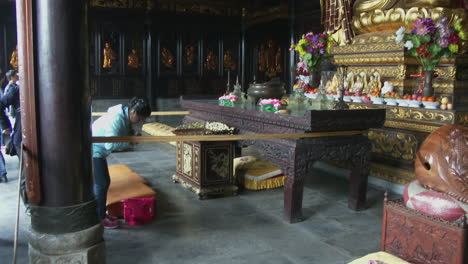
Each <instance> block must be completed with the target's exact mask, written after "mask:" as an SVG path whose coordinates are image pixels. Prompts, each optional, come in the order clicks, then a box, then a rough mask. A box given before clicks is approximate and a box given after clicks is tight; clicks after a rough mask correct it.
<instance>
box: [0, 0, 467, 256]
mask: <svg viewBox="0 0 468 264" xmlns="http://www.w3.org/2000/svg"><path fill="white" fill-rule="evenodd" d="M18 1H19V2H24V1H23V0H21V1H20V0H16V1H13V0H0V69H1V70H2V72H3V73H2V74H4V73H5V72H6V71H8V70H10V69H15V70H18V69H19V73H20V75H21V74H22V72H21V67H19V66H18V57H17V56H18V45H19V43H18V30H17V26H18V24H17V21H19V19H23V18H19V17H18V16H17V14H18V11H17V8H16V7H17V4H18V3H17V2H18ZM57 1H58V0H57ZM68 1H71V0H68ZM73 1H78V0H73ZM25 2H28V1H25ZM38 2H41V1H39V0H38ZM44 2H47V1H45V0H44ZM83 2H86V5H87V7H86V8H87V21H86V26H87V30H88V32H87V38H85V39H86V40H87V41H88V43H87V50H86V51H87V54H86V55H85V56H86V58H85V59H84V61H86V63H87V70H88V72H87V74H86V76H88V79H87V81H88V86H87V88H88V91H86V92H87V93H89V94H90V95H91V96H92V100H93V102H94V101H106V100H113V99H116V100H121V99H122V100H123V99H129V98H132V97H134V96H144V97H147V98H148V99H149V101H150V103H151V105H152V108H153V111H167V110H173V109H172V108H171V109H169V108H166V106H167V105H168V104H173V102H178V101H179V98H180V97H181V96H182V97H183V98H184V99H185V98H195V99H218V97H220V96H221V95H223V94H225V93H226V91H230V90H231V91H232V87H233V85H234V84H235V83H236V81H238V82H239V84H240V85H241V87H242V88H241V89H242V91H243V92H247V90H248V88H249V87H250V85H251V84H252V83H264V82H267V81H270V80H272V79H273V80H279V81H281V82H283V83H284V84H285V90H286V93H287V94H290V93H292V92H293V86H294V84H295V83H296V76H295V74H294V68H295V67H296V64H297V62H298V59H297V54H295V52H294V51H293V50H291V49H290V47H291V44H293V43H297V41H298V40H299V39H300V38H301V36H302V35H303V34H305V33H307V32H314V33H319V32H325V33H327V34H329V35H330V36H333V38H334V40H335V41H334V43H333V45H332V46H331V49H330V57H328V58H327V59H325V60H324V61H323V62H322V64H321V71H332V72H337V73H343V72H344V71H346V72H347V73H348V75H349V74H350V73H353V74H354V76H357V75H363V76H367V78H370V76H379V85H380V86H382V85H383V84H384V83H385V82H389V83H391V84H392V85H393V89H394V90H393V91H395V93H396V94H397V95H399V96H400V97H402V96H404V95H406V94H412V93H413V92H414V91H416V90H417V89H418V87H419V86H420V83H421V77H420V76H418V74H421V72H422V71H423V68H422V66H421V65H420V63H419V62H418V60H417V59H416V58H414V57H412V56H410V55H409V54H408V53H407V52H405V48H404V46H403V45H402V44H399V43H396V42H395V31H396V30H398V29H399V28H400V27H401V26H405V25H406V26H407V25H408V23H409V22H411V23H412V22H413V21H414V20H415V19H416V18H418V17H422V18H432V19H434V20H437V19H439V18H441V17H447V18H448V19H449V21H450V23H453V22H454V21H455V20H456V19H464V20H463V21H464V23H465V24H463V25H464V26H466V25H467V23H466V22H468V16H467V14H468V13H467V11H466V8H467V7H468V3H467V1H466V0H465V1H462V0H416V1H409V0H388V1H384V0H320V1H319V0H315V1H311V0H238V1H225V0H88V1H83ZM32 5H33V6H34V8H36V7H35V1H33V4H32ZM465 30H466V28H465ZM68 34H70V33H67V35H68ZM77 34H78V33H77ZM463 45H464V49H466V47H468V46H467V41H466V40H464V44H463ZM35 51H36V52H37V50H35ZM50 52H51V53H54V51H53V50H51V51H50ZM71 52H73V51H71ZM76 52H78V51H76ZM69 59H70V60H71V59H73V58H57V60H69ZM69 62H70V63H78V62H73V61H69ZM435 71H436V72H437V75H438V76H437V78H435V79H434V81H433V88H434V97H435V98H437V99H438V100H440V99H442V98H447V100H448V101H449V103H450V105H451V106H450V108H449V109H441V108H435V109H430V108H424V107H419V108H413V107H408V106H402V105H397V104H395V105H392V104H376V103H374V104H372V103H362V102H348V106H349V109H350V110H349V111H351V110H360V111H362V112H361V113H362V115H364V116H354V117H353V115H348V114H347V113H345V112H343V113H345V114H343V115H341V116H339V117H338V116H337V117H336V120H340V122H338V121H336V120H334V121H336V122H338V123H336V122H335V123H333V122H328V123H327V122H326V121H324V122H323V124H322V123H321V124H322V125H323V126H324V127H326V126H330V127H326V128H323V129H321V128H317V127H318V125H317V127H315V125H316V124H315V120H314V117H313V114H311V116H312V117H310V118H312V121H311V120H307V118H305V119H301V118H292V117H291V118H284V119H281V118H282V117H280V118H277V119H275V118H276V117H275V118H271V120H270V119H269V118H270V117H268V116H267V115H264V114H263V113H260V114H258V115H257V114H255V115H252V116H253V117H249V118H250V119H245V120H244V119H242V118H241V117H239V120H238V119H237V117H232V118H229V116H230V115H232V116H234V115H239V116H242V115H244V114H246V113H248V111H247V112H246V111H240V112H236V111H234V112H233V113H231V112H228V111H224V110H219V109H221V108H219V109H218V108H216V109H215V108H209V110H207V109H208V108H207V109H201V108H199V106H197V105H196V104H194V105H192V104H191V103H190V102H183V101H182V104H183V106H184V105H185V107H181V106H180V105H178V107H179V108H180V110H182V109H187V108H188V109H189V111H191V115H190V116H189V117H186V119H185V121H187V120H189V121H203V120H205V119H204V118H208V117H209V118H212V119H216V118H218V119H220V120H222V121H223V122H224V123H226V124H229V125H232V126H236V125H238V127H239V129H240V130H242V129H245V133H246V134H249V133H251V132H255V133H261V131H260V128H253V127H255V126H257V125H258V126H259V127H260V126H261V127H262V128H263V129H265V130H269V131H270V132H272V133H273V132H275V133H282V132H284V133H307V131H308V132H311V131H312V132H323V131H334V129H333V128H335V130H345V128H346V127H348V128H349V127H353V125H355V123H356V122H360V123H359V125H356V126H355V128H356V129H363V130H366V133H365V135H366V137H367V138H368V139H369V140H370V148H369V149H370V156H369V164H368V165H367V164H366V165H362V166H361V165H356V164H363V163H364V162H366V161H365V160H366V157H365V155H364V154H363V156H362V160H364V161H361V160H359V161H356V160H354V161H352V162H349V161H329V165H330V166H337V167H340V168H347V169H350V168H353V166H354V167H356V168H357V167H359V166H361V167H359V169H358V170H356V171H353V172H352V174H351V175H352V176H351V177H352V178H353V177H355V178H356V177H357V178H359V176H356V175H361V174H363V173H364V174H365V172H361V171H360V170H361V169H363V171H366V170H367V169H368V170H369V173H368V174H369V176H371V177H374V178H377V179H379V180H383V181H385V183H386V184H390V185H395V186H403V185H405V184H408V183H410V182H412V181H414V180H415V179H416V177H415V161H416V160H417V158H418V155H419V154H418V153H419V150H420V148H421V146H422V145H423V142H424V141H425V140H426V138H427V137H428V136H429V135H430V134H431V133H433V132H434V131H436V130H438V129H440V128H441V127H443V126H445V125H459V126H462V127H465V128H466V127H467V126H468V55H466V54H457V56H456V57H453V58H442V59H441V61H440V63H439V64H438V66H437V67H436V69H435ZM364 78H366V77H364ZM3 86H5V84H2V87H1V88H2V89H3ZM216 107H218V106H216ZM197 111H201V112H200V113H198V112H197ZM219 112H221V113H222V114H221V115H220V116H218V114H219ZM383 112H385V114H384V115H385V120H380V119H379V118H380V117H379V114H382V115H383ZM354 113H357V112H354ZM223 114H225V115H227V116H228V118H226V117H225V116H222V115H223ZM317 114H318V113H317ZM205 115H206V116H208V117H206V116H205ZM345 116H348V117H345ZM306 117H307V114H306ZM321 118H322V117H321ZM326 118H330V117H329V116H328V117H327V116H323V119H324V120H325V119H326ZM334 118H335V117H334ZM340 118H342V119H340ZM346 118H352V119H353V120H354V121H355V123H353V124H351V123H347V121H346V120H347V119H346ZM366 119H367V120H366ZM255 120H256V121H255ZM262 120H267V121H265V124H263V121H262ZM278 120H279V121H278ZM304 120H305V121H304ZM320 120H321V119H320ZM269 121H271V123H268V122H269ZM249 122H254V123H249ZM255 122H256V123H255ZM281 122H288V124H287V125H284V124H280V123H281ZM300 122H303V123H301V124H299V123H300ZM307 122H310V123H307ZM318 123H319V122H318V121H317V124H318ZM364 123H365V124H364ZM332 126H333V127H332ZM278 127H281V128H278ZM275 129H277V130H275ZM348 130H352V129H348ZM465 137H466V135H465ZM353 140H354V139H353ZM351 141H352V140H351ZM284 142H286V141H284ZM284 142H283V141H281V144H283V143H284ZM288 142H289V141H288ZM294 142H295V143H294V147H291V146H289V145H288V144H289V143H284V145H285V146H286V145H287V147H284V148H282V147H278V149H276V151H278V152H279V150H285V151H293V153H295V155H296V156H297V157H299V156H300V153H307V154H304V155H306V156H307V157H309V158H310V157H313V156H314V155H315V154H314V153H312V152H313V151H309V150H305V149H304V148H303V147H300V146H299V145H300V143H299V142H302V143H304V144H305V145H307V146H310V147H311V148H312V146H315V147H316V146H322V145H320V144H321V143H320V142H319V141H318V140H317V141H314V140H312V139H311V140H310V141H306V140H304V141H297V142H296V141H294ZM340 142H341V141H340ZM343 142H344V143H343ZM343 142H342V143H339V144H348V143H347V142H348V141H343ZM353 142H354V141H353ZM359 142H360V141H359ZM231 143H232V142H231ZM231 143H230V144H231ZM296 143H297V146H296ZM191 144H192V143H191ZM261 144H263V143H261ZM327 144H328V143H327ZM337 144H338V143H337ZM352 144H356V145H355V146H354V145H353V146H354V147H355V148H354V147H353V148H351V149H348V150H346V151H348V152H349V153H347V154H346V153H345V154H343V153H340V154H337V156H339V155H342V156H343V157H346V158H343V159H350V160H352V157H350V154H351V153H356V156H359V155H361V154H362V153H360V151H361V147H362V145H360V144H361V142H360V143H355V142H354V143H352ZM362 144H364V143H362ZM465 144H466V142H465ZM192 145H197V144H192ZM254 145H255V144H254ZM364 145H365V144H364ZM197 146H198V145H197ZM327 146H328V145H327ZM229 147H230V148H231V147H232V148H234V147H233V145H232V144H231V145H229ZM259 147H260V148H261V147H263V148H264V149H266V151H267V152H268V149H271V148H273V147H272V145H268V144H266V143H265V144H263V145H260V144H259ZM334 147H335V145H330V146H329V148H334ZM465 147H467V146H466V145H465ZM197 148H198V147H197ZM317 148H319V147H317ZM337 149H338V148H337ZM181 151H182V150H181ZM229 151H230V152H229V153H231V154H233V155H235V154H236V153H235V152H234V150H231V149H230V150H229ZM327 151H329V152H333V151H331V150H330V149H327V148H325V149H323V152H324V153H325V152H326V153H328V152H327ZM338 152H339V151H338ZM181 153H182V152H181ZM464 153H467V152H466V151H465V152H464ZM182 154H183V153H182ZM182 154H181V155H182ZM274 155H275V154H272V156H274ZM327 155H328V154H324V156H327ZM333 155H334V154H330V157H332V156H333ZM327 157H328V156H327ZM330 157H329V158H330ZM340 157H341V156H340ZM288 158H289V157H278V160H281V159H283V161H284V160H287V159H288ZM319 158H321V157H317V158H316V159H317V160H318V159H319ZM298 159H299V158H298ZM359 159H361V156H360V158H359ZM331 160H333V158H331ZM283 161H278V164H280V165H281V164H283V163H282V162H283ZM463 161H464V162H467V160H466V157H465V158H464V159H463ZM288 162H289V161H288ZM353 162H354V163H353ZM360 162H363V163H360ZM292 164H293V165H291V164H289V163H287V162H286V161H284V168H288V170H289V171H288V173H290V174H292V175H294V174H296V177H299V176H297V175H302V174H301V173H302V171H298V169H297V168H296V171H295V170H294V166H296V167H297V166H299V165H298V164H299V163H294V162H293V163H292ZM291 167H292V168H293V169H291ZM465 167H466V166H465ZM353 173H354V174H353ZM353 175H354V176H353ZM291 177H292V176H291ZM464 177H467V175H466V171H465V172H464ZM357 178H356V179H354V180H355V182H354V183H355V184H356V185H360V184H362V183H361V179H357ZM286 182H287V181H286ZM351 182H353V179H351ZM286 184H287V183H286ZM291 184H293V183H291ZM365 184H367V182H366V183H365ZM462 184H464V186H465V187H464V188H465V194H466V189H468V185H467V182H466V179H464V183H462ZM293 185H294V186H296V183H294V184H293ZM298 185H300V184H298ZM364 186H366V185H364ZM361 187H362V186H360V187H356V188H354V187H352V186H351V187H350V192H354V194H350V196H349V207H350V208H353V209H356V208H358V207H359V208H361V207H363V208H364V207H365V206H362V204H361V203H362V202H364V203H365V194H364V201H362V199H363V197H362V196H361V195H360V193H361V191H362V188H361ZM294 188H295V187H294ZM294 188H293V187H291V193H290V194H289V195H290V196H291V197H293V198H291V199H296V198H297V197H300V198H299V199H302V191H296V190H295V189H294ZM299 189H300V188H299ZM286 192H287V191H285V197H286V195H288V194H286ZM296 192H297V193H296ZM353 195H354V196H353ZM286 200H287V198H285V209H284V210H285V211H284V217H285V219H286V220H289V221H290V222H298V221H301V220H302V218H301V215H300V212H299V211H300V208H301V205H300V202H299V205H298V206H299V207H298V208H296V207H297V204H294V202H291V204H290V205H289V206H290V207H288V206H287V205H286V204H287V201H286ZM352 204H354V205H352ZM392 206H393V207H392ZM392 208H393V209H392ZM395 208H397V209H398V208H399V207H398V205H395V204H392V205H391V206H390V205H388V206H387V205H386V208H385V210H386V211H385V212H386V213H385V215H384V218H385V219H390V220H391V219H393V218H392V217H396V218H398V217H397V216H395V214H396V213H395V211H392V210H397V209H395ZM288 210H289V211H288ZM390 220H388V221H390ZM386 221H387V220H386ZM411 221H412V220H411ZM415 223H416V224H417V221H415ZM390 224H391V223H390V222H389V225H390ZM393 224H394V223H393ZM464 228H465V229H464V231H456V232H458V233H456V234H457V236H458V235H459V234H462V235H461V238H460V239H459V240H456V241H457V242H456V243H461V244H463V243H464V244H463V246H462V247H464V249H463V250H462V251H459V252H458V253H457V254H461V255H463V256H464V258H463V257H461V258H459V259H461V261H465V262H463V263H467V262H466V261H468V253H467V248H468V247H467V246H466V245H467V244H468V239H467V237H466V235H467V231H466V226H465V227H464ZM460 232H461V233H460ZM392 236H395V234H390V233H389V234H386V236H385V235H384V237H386V239H389V238H391V239H393V238H392ZM457 239H458V237H457ZM384 240H385V238H382V241H383V242H382V243H383V244H382V248H383V249H384V248H387V249H388V248H392V247H394V246H395V245H393V244H392V243H391V242H389V241H387V240H385V241H384ZM454 241H455V240H454ZM454 243H455V242H454ZM389 252H390V251H389ZM392 252H396V251H395V250H393V251H392ZM460 252H461V253H460ZM37 263H42V262H37ZM80 263H81V262H80ZM86 263H87V262H86ZM418 263H419V262H418ZM420 263H423V262H420ZM428 263H429V262H428ZM431 263H436V262H431ZM437 263H439V262H437ZM440 263H443V262H440ZM456 263H462V262H456Z"/></svg>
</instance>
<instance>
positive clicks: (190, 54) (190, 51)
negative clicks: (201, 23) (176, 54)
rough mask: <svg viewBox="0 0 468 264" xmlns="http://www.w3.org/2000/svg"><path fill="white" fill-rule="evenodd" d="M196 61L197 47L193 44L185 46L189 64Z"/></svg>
mask: <svg viewBox="0 0 468 264" xmlns="http://www.w3.org/2000/svg"><path fill="white" fill-rule="evenodd" d="M194 61H195V47H194V46H193V45H187V46H186V47H185V62H186V63H187V65H193V63H194Z"/></svg>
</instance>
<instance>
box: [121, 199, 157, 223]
mask: <svg viewBox="0 0 468 264" xmlns="http://www.w3.org/2000/svg"><path fill="white" fill-rule="evenodd" d="M123 204H124V220H125V222H127V223H128V224H129V225H144V224H146V223H148V222H149V221H151V220H152V219H153V218H154V197H142V198H129V199H126V200H124V201H123Z"/></svg>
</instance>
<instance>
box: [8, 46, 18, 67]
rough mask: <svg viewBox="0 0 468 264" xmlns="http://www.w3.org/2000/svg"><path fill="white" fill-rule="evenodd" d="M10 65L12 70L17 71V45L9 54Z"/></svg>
mask: <svg viewBox="0 0 468 264" xmlns="http://www.w3.org/2000/svg"><path fill="white" fill-rule="evenodd" d="M10 65H11V67H13V69H15V70H18V45H16V48H15V50H14V51H13V52H12V53H11V58H10Z"/></svg>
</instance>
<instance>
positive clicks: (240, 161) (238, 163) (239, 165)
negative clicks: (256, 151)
mask: <svg viewBox="0 0 468 264" xmlns="http://www.w3.org/2000/svg"><path fill="white" fill-rule="evenodd" d="M256 160H257V158H255V157H254V156H244V157H239V158H235V159H234V161H233V166H232V169H233V175H234V177H235V176H236V171H237V170H241V169H244V168H245V166H247V165H249V164H250V163H252V162H254V161H256Z"/></svg>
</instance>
